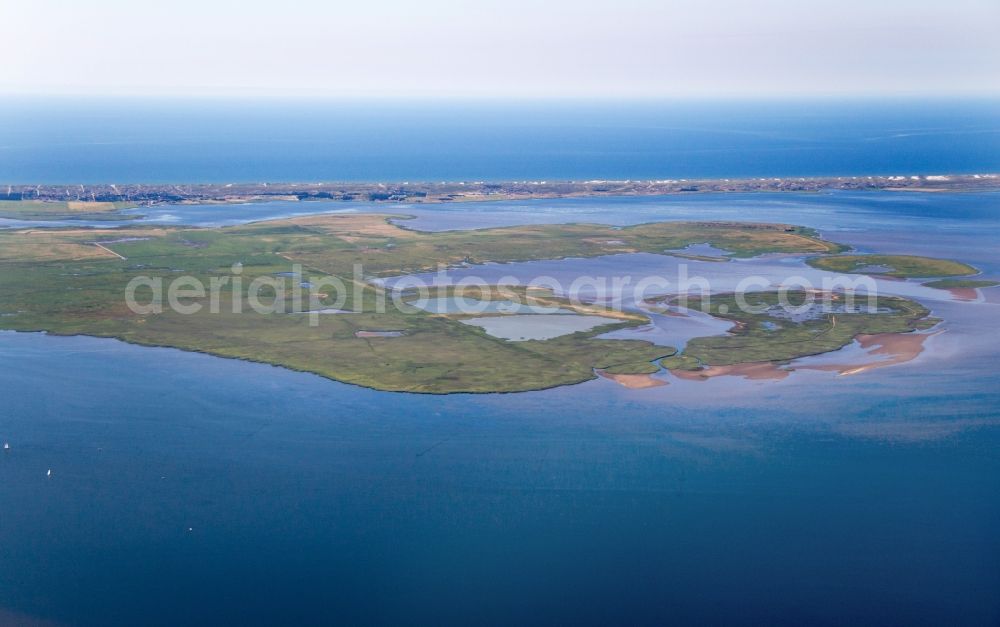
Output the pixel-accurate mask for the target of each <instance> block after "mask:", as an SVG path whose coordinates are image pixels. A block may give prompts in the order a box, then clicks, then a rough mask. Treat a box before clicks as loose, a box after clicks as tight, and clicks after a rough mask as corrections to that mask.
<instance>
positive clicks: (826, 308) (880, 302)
mask: <svg viewBox="0 0 1000 627" xmlns="http://www.w3.org/2000/svg"><path fill="white" fill-rule="evenodd" d="M823 296H824V295H822V294H809V293H806V292H790V293H788V296H787V302H788V303H789V304H790V305H791V306H792V307H796V308H801V311H798V312H788V311H787V310H786V309H785V308H783V307H782V306H781V305H780V302H781V301H780V300H779V293H778V292H757V293H751V294H746V295H745V301H744V302H745V304H746V305H747V306H748V307H747V309H750V311H744V310H743V309H742V308H741V306H740V302H739V300H738V298H737V296H736V295H733V294H726V295H716V296H712V297H711V299H710V301H709V302H708V303H706V304H705V310H706V312H707V313H710V314H711V315H713V316H716V317H719V318H725V319H726V320H732V321H733V322H735V323H736V327H735V328H734V329H733V330H732V331H731V332H730V333H729V334H728V335H722V336H712V337H699V338H694V339H692V340H691V341H690V342H688V344H687V346H686V347H685V349H684V352H683V353H681V354H680V355H677V356H674V357H671V358H669V359H666V360H664V361H663V362H661V363H662V364H663V366H664V367H666V368H672V369H679V370H697V369H699V368H700V367H702V366H728V365H733V364H741V363H752V362H786V361H790V360H792V359H796V358H798V357H805V356H808V355H818V354H821V353H826V352H829V351H834V350H837V349H840V348H842V347H844V346H846V345H847V344H850V343H851V341H852V340H853V339H854V337H855V336H857V335H861V334H873V333H904V332H909V331H915V330H919V329H923V328H927V326H928V325H929V324H933V322H936V320H934V319H932V318H928V314H929V311H928V310H927V309H926V308H925V307H924V306H923V305H920V304H919V303H916V302H914V301H912V300H909V299H906V298H900V297H897V296H879V297H878V298H872V299H871V301H869V299H868V298H867V296H863V295H858V296H857V297H856V300H855V302H854V303H853V306H852V305H851V303H850V302H849V301H848V300H847V299H846V297H845V296H844V295H843V294H833V295H830V300H829V305H827V303H826V302H825V301H824V299H823ZM809 302H813V303H814V304H813V305H812V306H807V303H809ZM688 306H689V307H691V308H700V307H701V306H702V302H701V301H699V300H698V299H691V301H690V302H689V305H688Z"/></svg>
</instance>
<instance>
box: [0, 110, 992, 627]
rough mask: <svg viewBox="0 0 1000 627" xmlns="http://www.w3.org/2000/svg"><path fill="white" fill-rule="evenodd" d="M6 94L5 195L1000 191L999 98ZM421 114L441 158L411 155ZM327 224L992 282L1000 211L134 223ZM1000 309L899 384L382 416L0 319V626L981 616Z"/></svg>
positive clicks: (478, 405)
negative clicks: (605, 182)
mask: <svg viewBox="0 0 1000 627" xmlns="http://www.w3.org/2000/svg"><path fill="white" fill-rule="evenodd" d="M18 106H20V105H18ZM0 107H2V111H3V115H5V116H11V115H13V116H16V117H13V118H11V117H8V118H6V119H7V120H15V121H16V122H17V123H16V124H2V125H0V138H2V140H0V145H2V146H3V147H2V148H0V182H4V181H6V180H8V179H9V180H10V181H11V182H27V181H31V182H46V181H60V182H67V181H87V182H91V181H113V182H123V181H127V180H142V181H151V180H177V181H192V180H213V181H215V180H257V179H259V178H268V179H271V180H277V179H286V180H288V179H299V180H304V179H319V178H330V179H334V178H340V179H347V178H359V179H368V178H381V179H386V180H389V179H397V180H399V179H402V180H405V179H407V178H418V174H416V173H419V172H425V176H426V177H428V178H434V179H437V178H442V179H443V178H447V179H454V178H469V179H474V178H479V177H482V178H590V177H596V176H606V177H612V176H615V177H622V178H630V177H631V178H637V177H640V176H684V175H685V174H681V173H680V172H690V174H687V175H688V176H695V175H722V173H723V172H726V174H727V175H732V176H736V175H758V174H759V175H774V176H784V175H789V174H793V173H794V174H821V173H822V174H825V173H866V174H867V173H871V172H873V171H876V170H877V171H880V172H886V173H889V172H891V173H897V172H905V173H909V172H912V171H927V172H931V171H938V172H940V171H947V172H957V171H970V172H971V171H986V170H994V171H995V170H998V169H1000V168H998V165H1000V163H998V155H997V150H996V148H997V145H996V134H995V129H996V128H997V122H996V116H995V112H994V111H993V110H992V109H990V108H989V107H986V106H985V105H981V104H967V105H962V106H958V105H956V106H954V107H950V108H949V107H940V108H938V109H935V107H934V106H930V105H926V106H920V107H918V106H915V105H908V107H909V108H907V107H902V108H899V107H896V108H890V107H888V106H882V105H878V106H876V105H871V104H869V105H864V107H862V106H861V105H857V104H855V105H850V106H847V108H845V109H840V108H837V107H834V106H833V105H829V104H828V105H825V108H822V109H821V110H819V111H818V112H814V113H813V114H812V116H811V117H810V115H808V112H807V111H805V110H803V109H801V108H799V109H795V108H794V107H793V106H792V105H782V106H780V107H777V108H776V109H774V110H773V111H770V110H765V109H764V108H761V109H758V110H755V111H748V110H745V109H740V108H738V107H733V108H731V109H729V110H728V113H727V114H726V116H723V117H724V118H726V119H725V120H723V117H718V111H716V112H715V115H716V118H714V119H715V122H713V123H712V124H709V122H711V119H710V118H711V115H710V114H712V111H708V112H706V111H701V110H691V111H688V112H687V113H685V114H683V115H682V112H681V110H680V109H678V108H676V107H675V108H674V109H671V110H670V111H668V112H667V113H664V112H663V111H657V110H654V109H653V108H650V109H643V108H640V107H637V106H636V107H633V109H631V110H630V111H631V112H630V113H629V115H630V116H632V117H628V116H625V115H624V113H622V112H621V111H619V112H618V113H620V114H621V115H613V116H612V115H608V110H609V109H608V106H607V105H604V109H602V110H601V111H602V112H601V113H600V115H598V113H595V112H594V111H596V109H593V110H588V109H586V108H584V109H583V112H580V111H577V112H571V113H565V114H564V115H562V116H559V115H556V113H555V112H554V110H545V109H544V108H543V109H540V110H536V109H530V108H527V107H523V106H522V107H521V108H520V109H517V110H516V111H514V113H516V114H517V115H513V117H512V116H511V113H510V112H503V111H500V112H496V111H494V112H493V113H490V119H491V120H493V126H492V127H490V128H492V129H493V130H492V131H489V130H482V129H481V128H480V126H479V123H480V122H482V118H483V116H486V114H485V113H482V112H480V113H479V114H475V115H474V112H469V111H464V110H454V111H451V112H450V113H449V114H448V115H445V113H443V112H440V111H438V112H436V113H435V112H433V111H429V110H421V109H417V110H416V111H411V110H404V109H399V108H395V109H392V110H393V111H395V112H396V113H395V114H393V115H388V114H387V113H386V112H387V111H389V109H388V108H383V109H380V110H375V111H371V112H366V111H362V110H354V109H350V108H347V109H344V111H347V113H343V112H342V113H341V114H338V115H332V114H331V113H330V112H329V111H326V110H323V111H320V110H318V109H310V108H301V109H299V110H288V109H285V110H284V113H283V114H282V113H281V112H280V111H279V110H277V109H274V108H268V107H244V110H239V111H231V110H227V108H226V107H223V106H221V105H216V107H217V108H214V109H213V108H208V109H202V110H196V111H189V110H185V109H184V108H183V107H173V106H167V105H156V107H154V106H152V105H148V104H142V105H141V106H139V105H136V106H135V107H126V106H123V105H121V104H118V105H114V106H103V105H102V106H100V107H99V106H97V105H96V104H93V103H91V104H86V103H85V104H84V105H81V106H79V107H75V108H71V109H67V107H66V106H65V105H59V106H53V105H46V106H43V107H40V108H34V109H30V110H29V109H26V108H21V109H18V108H17V106H14V105H11V104H4V105H0ZM46 107H48V108H46ZM116 107H117V108H116ZM157 107H159V108H157ZM782 107H784V108H782ZM789 107H792V108H789ZM587 111H590V113H587ZM794 111H798V114H797V116H798V117H796V115H792V112H794ZM12 112H13V113H12ZM348 113H349V115H348ZM668 114H669V115H668ZM735 114H739V115H735ZM477 115H478V116H479V117H478V118H477ZM588 115H589V116H590V117H589V118H588V117H587V116H588ZM734 115H735V117H734ZM338 116H339V117H338ZM351 116H353V117H351ZM671 116H672V117H671ZM684 116H687V117H684ZM699 116H701V117H699ZM705 116H708V117H705ZM740 116H742V117H740ZM597 118H600V119H602V120H603V121H604V122H603V123H602V124H596V126H595V119H597ZM322 120H326V122H325V123H320V122H321V121H322ZM345 120H346V121H345ZM414 120H420V121H421V123H420V124H419V125H418V127H413V126H412V124H413V121H414ZM347 121H350V123H348V122H347ZM696 121H700V122H703V123H704V124H709V126H708V127H705V126H704V124H695V122H696ZM723 121H725V122H727V124H726V125H724V124H722V122H723ZM831 121H835V122H837V123H836V124H832V125H831ZM408 124H409V125H410V126H407V125H408ZM713 124H714V126H713ZM435 125H436V126H435ZM660 127H663V128H661V129H660V130H657V128H660ZM804 127H808V130H807V131H804V130H803V128H804ZM442 128H445V129H451V130H449V131H448V132H447V133H445V134H444V136H443V139H441V142H442V143H441V144H440V145H438V144H435V143H434V142H430V141H428V139H427V138H429V137H433V136H438V137H440V136H441V133H440V132H437V133H436V134H435V133H434V132H432V131H440V130H441V129H442ZM678 128H681V129H682V130H677V129H678ZM705 128H709V129H716V130H713V131H711V132H707V131H705ZM720 128H728V129H729V131H733V130H740V129H742V130H740V132H726V133H718V132H716V131H717V130H718V129H720ZM407 129H409V130H407ZM477 129H479V130H477ZM588 129H589V130H588ZM748 129H749V130H748ZM752 129H757V130H756V131H753V130H752ZM917 129H924V130H923V132H917ZM990 129H994V130H990ZM895 135H903V136H902V137H895ZM713 137H714V138H715V139H712V138H713ZM683 138H686V139H684V141H681V139H683ZM810 138H811V139H810ZM865 138H868V139H865ZM667 139H669V141H667ZM685 141H686V142H687V143H684V142H685ZM713 141H717V142H718V143H717V144H713ZM60 142H61V143H60ZM574 142H575V143H574ZM677 142H680V143H677ZM713 146H715V147H716V148H718V150H715V149H714V148H712V147H713ZM768 146H769V147H770V148H768ZM463 151H464V152H463ZM560 151H562V152H560ZM828 168H829V170H828ZM664 170H666V172H664ZM841 170H842V171H841ZM695 173H697V174H695ZM332 210H336V211H344V210H346V211H369V210H379V211H392V212H403V213H408V214H412V215H413V216H414V219H413V220H412V221H411V222H410V226H411V227H413V228H427V229H448V228H478V227H483V226H491V225H503V224H521V223H545V222H574V221H578V222H605V223H612V224H634V223H638V222H645V221H651V220H670V219H675V220H685V219H720V220H730V219H743V220H763V221H773V220H780V221H785V222H790V223H796V224H804V225H807V226H812V227H814V228H818V229H820V230H821V231H822V232H823V233H824V235H825V236H827V237H828V238H830V239H833V240H836V241H842V242H845V243H849V244H852V245H854V246H856V247H858V248H859V249H861V250H864V251H883V252H896V253H913V254H932V255H937V256H945V257H955V258H959V259H962V260H965V261H968V262H970V263H974V264H976V265H977V266H978V267H980V268H982V269H983V270H984V272H985V274H986V275H987V276H989V277H992V278H1000V262H998V261H997V251H998V250H1000V197H998V195H997V194H995V193H977V194H908V193H907V194H902V193H892V192H880V193H855V192H837V193H829V194H827V193H824V194H738V195H704V196H702V195H698V196H674V197H664V198H627V199H564V200H556V201H533V202H528V203H481V204H474V205H470V204H464V205H462V206H461V207H459V206H440V207H437V206H434V207H431V206H423V207H419V206H413V207H400V206H391V207H387V206H385V205H368V204H364V203H358V204H356V205H355V204H347V203H332V204H324V203H269V204H261V205H227V206H211V207H190V206H178V207H156V208H152V209H146V208H144V209H143V210H142V211H143V212H144V213H145V215H146V218H144V219H146V220H149V221H151V222H161V223H172V224H197V225H202V226H213V225H220V224H234V223H240V222H246V221H249V220H258V219H264V218H273V217H280V216H284V215H292V214H298V213H302V212H312V211H332ZM663 259H666V258H663ZM656 263H662V262H659V261H657V259H655V258H654V256H652V255H648V256H644V257H643V256H615V257H609V258H603V259H597V260H564V261H558V262H542V263H541V264H539V267H541V268H543V269H544V270H545V272H546V273H551V274H553V275H558V274H559V273H563V274H567V275H571V274H573V273H583V272H585V273H591V274H599V273H605V274H615V273H622V272H640V271H645V270H647V269H650V268H653V269H656V268H655V267H653V265H652V264H656ZM746 263H749V264H758V265H757V266H754V267H756V268H758V269H759V268H760V267H763V266H764V265H765V261H759V262H758V261H751V262H746ZM766 263H772V261H766ZM773 263H782V262H773ZM643 264H646V265H645V266H644V265H643ZM709 265H710V266H711V267H712V268H715V269H716V271H722V268H723V267H729V266H734V267H735V266H736V262H733V263H730V264H706V266H709ZM519 268H522V266H519V265H518V264H511V265H509V266H505V267H504V268H502V271H503V272H504V273H509V272H517V271H518V269H519ZM475 270H476V271H481V272H488V271H492V270H491V269H490V268H484V267H480V268H476V269H475ZM498 271H499V269H498ZM900 289H902V288H900ZM998 289H1000V288H998ZM997 291H998V290H997V289H994V290H985V291H984V294H985V296H984V298H983V300H982V301H981V302H970V303H966V302H957V301H952V300H950V299H948V298H947V297H945V296H941V297H937V298H933V299H927V300H926V301H925V302H926V304H927V305H928V306H929V307H931V308H932V310H933V313H934V314H935V315H938V316H940V317H942V318H944V319H945V321H946V322H945V323H944V325H943V331H944V332H943V333H941V334H940V335H938V336H935V337H934V338H933V339H932V340H931V341H930V342H929V343H928V351H927V354H926V355H924V356H922V357H921V358H919V359H918V360H916V361H914V362H911V363H908V364H902V365H899V366H896V367H892V368H884V369H879V370H873V371H870V372H866V373H864V374H862V375H857V376H846V377H838V376H835V375H834V374H833V373H829V372H815V371H814V372H805V371H803V372H797V373H795V375H794V376H792V377H789V378H788V379H785V380H781V381H744V380H741V379H736V378H732V377H723V378H718V379H714V380H712V381H708V382H684V381H679V380H672V381H671V383H670V385H668V386H664V387H659V388H653V389H649V390H627V389H624V388H622V387H620V386H618V385H617V384H615V383H613V382H611V381H608V380H604V379H599V380H595V381H592V382H588V383H585V384H582V385H579V386H572V387H566V388H558V389H553V390H548V391H544V392H532V393H525V394H504V395H451V396H446V397H432V396H423V395H411V394H391V393H381V392H375V391H372V390H367V389H362V388H358V387H354V386H350V385H345V384H341V383H337V382H333V381H329V380H325V379H322V378H320V377H316V376H313V375H309V374H303V373H297V372H291V371H287V370H284V369H281V368H275V367H270V366H266V365H261V364H252V363H246V362H241V361H235V360H224V359H219V358H214V357H211V356H207V355H201V354H193V353H184V352H181V351H177V350H173V349H164V348H149V347H140V346H133V345H128V344H124V343H121V342H118V341H115V340H108V339H97V338H82V337H53V336H47V335H43V334H17V333H8V332H0V441H5V442H9V443H10V445H11V448H10V449H9V450H8V451H3V450H0V624H8V623H9V624H56V625H83V626H90V625H94V626H97V625H101V626H103V625H136V624H142V625H178V624H191V625H194V624H205V625H209V624H212V625H214V624H220V623H222V624H246V625H253V624H262V625H263V624H267V625H275V624H400V623H407V624H434V625H441V624H469V623H475V624H497V625H511V624H524V625H528V624H543V623H544V624H552V623H556V624H580V625H591V624H592V625H606V624H649V625H653V624H657V625H659V624H727V625H739V624H745V625H751V624H753V625H759V624H796V625H798V624H810V625H814V624H815V625H840V624H898V625H941V624H953V625H996V624H998V623H1000V533H998V532H997V530H998V529H1000V386H998V385H997V383H996V363H997V356H998V355H1000V337H998V336H997V334H996V333H995V331H994V327H995V323H996V320H997V311H998V309H997V308H998V307H1000V302H998V301H1000V298H998V296H997V294H996V292H997ZM4 298H5V296H4V295H3V294H0V303H2V302H3V299H4ZM49 470H51V475H49V474H48V471H49ZM43 621H44V622H43Z"/></svg>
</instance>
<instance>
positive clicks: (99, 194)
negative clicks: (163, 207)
mask: <svg viewBox="0 0 1000 627" xmlns="http://www.w3.org/2000/svg"><path fill="white" fill-rule="evenodd" d="M829 190H852V191H866V190H887V191H910V192H978V191H995V190H1000V174H995V173H984V174H941V175H919V176H918V175H898V176H839V177H786V178H773V177H772V178H741V179H737V178H733V179H660V180H588V181H497V182H489V181H452V182H439V183H428V182H396V183H377V182H371V183H357V182H339V183H226V184H221V183H220V184H208V183H206V184H148V185H147V184H128V185H115V184H106V185H74V184H66V185H51V184H50V185H8V186H7V189H6V190H3V189H2V188H0V200H23V201H27V200H41V201H53V202H67V201H84V202H86V201H90V202H127V203H134V204H138V205H157V204H164V203H180V204H205V203H242V202H263V201H269V200H284V201H289V200H290V201H296V200H299V201H310V200H332V201H373V202H387V203H418V204H431V203H455V202H476V201H490V200H529V199H533V198H567V197H585V196H657V195H666V194H696V193H726V192H733V193H748V192H820V191H829Z"/></svg>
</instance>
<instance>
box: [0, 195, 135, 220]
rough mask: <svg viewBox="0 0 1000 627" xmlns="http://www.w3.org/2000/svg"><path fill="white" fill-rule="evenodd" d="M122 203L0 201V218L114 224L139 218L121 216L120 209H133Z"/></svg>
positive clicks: (129, 205) (130, 205) (130, 204)
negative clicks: (88, 221)
mask: <svg viewBox="0 0 1000 627" xmlns="http://www.w3.org/2000/svg"><path fill="white" fill-rule="evenodd" d="M135 206H136V205H134V204H132V203H124V202H90V201H66V202H51V201H41V200H0V218H10V219H13V220H36V221H44V220H53V221H58V220H95V221H96V220H100V221H108V222H114V221H119V220H134V219H136V218H138V217H140V216H134V215H121V214H120V213H118V212H119V211H121V210H122V209H129V208H132V207H135Z"/></svg>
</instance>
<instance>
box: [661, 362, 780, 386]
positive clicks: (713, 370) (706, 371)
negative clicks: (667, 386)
mask: <svg viewBox="0 0 1000 627" xmlns="http://www.w3.org/2000/svg"><path fill="white" fill-rule="evenodd" d="M670 372H671V373H672V374H673V375H674V376H675V377H677V378H678V379H684V380H686V381H705V380H707V379H711V378H713V377H724V376H734V377H743V378H744V379H755V380H756V379H770V380H772V381H779V380H781V379H784V378H785V377H787V376H788V375H789V374H791V371H790V370H785V369H784V368H780V367H779V366H778V364H776V363H774V362H770V361H758V362H749V363H744V364H732V365H729V366H709V367H707V368H703V369H701V370H671V371H670Z"/></svg>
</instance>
